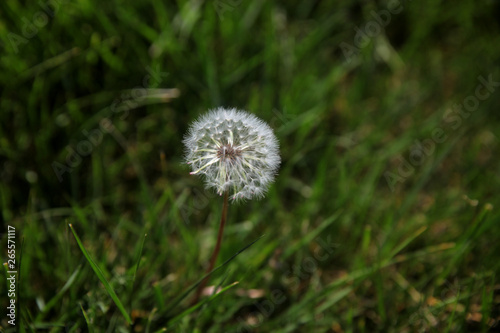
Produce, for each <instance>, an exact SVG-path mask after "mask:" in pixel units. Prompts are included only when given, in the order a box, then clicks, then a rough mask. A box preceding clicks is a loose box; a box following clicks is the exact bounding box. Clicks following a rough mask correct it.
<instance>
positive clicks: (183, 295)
mask: <svg viewBox="0 0 500 333" xmlns="http://www.w3.org/2000/svg"><path fill="white" fill-rule="evenodd" d="M262 237H264V235H262V236H260V237H259V238H257V239H256V240H254V241H253V242H251V243H250V244H248V245H247V246H245V247H244V248H242V249H241V250H239V251H238V252H236V253H235V254H234V255H233V256H231V258H229V259H228V260H226V261H225V262H224V263H222V264H221V265H219V266H217V267H216V268H214V269H213V270H211V271H210V272H209V273H207V274H205V276H203V277H202V278H201V279H199V280H198V281H197V282H196V283H194V284H193V285H191V287H189V288H188V289H187V290H186V291H185V292H184V293H182V294H181V295H179V296H178V297H177V298H176V299H175V300H174V301H173V302H172V304H171V305H170V306H169V307H168V308H167V310H166V311H165V314H168V313H169V312H170V311H172V309H173V308H174V307H175V306H176V305H177V304H179V303H180V302H182V300H183V299H184V298H186V297H187V296H188V295H189V294H190V293H191V292H192V291H193V290H194V289H195V288H196V287H198V285H199V284H200V283H201V282H202V281H203V280H205V278H207V277H209V276H210V275H212V273H214V272H216V271H218V270H219V269H221V268H222V267H224V266H225V265H227V264H228V263H229V262H230V261H232V260H233V259H234V258H236V257H237V256H238V255H239V254H240V253H242V252H243V251H245V250H246V249H248V248H249V247H250V246H252V245H253V244H255V243H256V242H257V241H258V240H260V239H261V238H262Z"/></svg>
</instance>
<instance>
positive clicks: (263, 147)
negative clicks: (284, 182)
mask: <svg viewBox="0 0 500 333" xmlns="http://www.w3.org/2000/svg"><path fill="white" fill-rule="evenodd" d="M184 145H185V146H186V163H187V164H189V165H190V166H191V168H192V170H193V171H192V172H191V174H193V175H194V174H201V175H203V176H204V178H205V183H206V187H207V188H213V189H215V190H216V191H217V193H218V194H219V195H222V194H223V193H224V192H226V191H230V193H229V194H230V195H231V199H232V200H233V201H234V200H240V199H252V198H254V197H255V198H262V197H264V195H265V193H266V191H267V189H268V187H269V185H270V184H271V183H272V182H273V180H274V176H275V175H276V173H277V170H278V167H279V165H280V162H281V159H280V156H279V144H278V140H277V139H276V136H274V133H273V130H272V129H271V127H269V125H267V124H266V123H265V122H264V121H262V120H260V119H259V118H257V117H256V116H254V115H253V114H250V113H248V112H245V111H239V110H236V109H225V108H218V109H215V110H211V111H209V112H208V113H207V114H205V115H203V116H201V117H200V118H199V119H198V120H196V121H195V122H194V123H193V124H192V125H191V127H190V128H189V131H188V133H187V135H186V136H185V138H184Z"/></svg>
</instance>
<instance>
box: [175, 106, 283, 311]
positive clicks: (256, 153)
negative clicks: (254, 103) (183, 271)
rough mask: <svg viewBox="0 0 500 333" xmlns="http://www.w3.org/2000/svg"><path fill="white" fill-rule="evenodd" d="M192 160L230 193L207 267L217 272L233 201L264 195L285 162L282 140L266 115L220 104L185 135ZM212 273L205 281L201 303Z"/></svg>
mask: <svg viewBox="0 0 500 333" xmlns="http://www.w3.org/2000/svg"><path fill="white" fill-rule="evenodd" d="M184 145H185V146H186V163H187V164H189V165H190V166H191V169H192V172H191V174H192V175H202V176H203V177H204V179H205V184H206V187H207V188H212V189H215V191H217V193H218V194H219V195H221V196H222V195H224V203H223V206H222V217H221V221H220V225H219V232H218V235H217V243H216V245H215V249H214V252H213V253H212V257H211V259H210V263H209V266H208V269H207V273H210V272H212V270H213V268H214V266H215V262H216V260H217V256H218V254H219V250H220V246H221V244H222V235H223V232H224V225H225V224H226V217H227V206H228V198H229V193H231V199H232V201H235V200H243V199H252V198H262V197H264V195H265V193H266V192H267V189H268V188H269V185H270V184H271V183H272V182H273V181H274V177H275V175H276V172H277V170H278V167H279V165H280V162H281V159H280V156H279V144H278V140H277V139H276V137H275V136H274V133H273V130H272V129H271V127H269V125H267V124H266V123H265V122H264V121H262V120H260V119H259V118H257V117H256V116H254V115H252V114H250V113H247V112H245V111H239V110H236V109H225V108H218V109H215V110H212V111H210V112H209V113H208V114H206V115H204V116H202V117H201V118H199V119H198V120H197V121H195V122H194V123H193V124H192V125H191V127H190V128H189V131H188V134H187V135H186V137H185V138H184ZM207 281H208V279H207V278H205V279H204V280H203V281H202V282H201V283H200V285H199V287H198V290H197V292H196V295H195V298H194V300H193V303H197V302H198V299H199V297H200V296H201V293H202V291H203V288H204V287H205V285H206V283H207Z"/></svg>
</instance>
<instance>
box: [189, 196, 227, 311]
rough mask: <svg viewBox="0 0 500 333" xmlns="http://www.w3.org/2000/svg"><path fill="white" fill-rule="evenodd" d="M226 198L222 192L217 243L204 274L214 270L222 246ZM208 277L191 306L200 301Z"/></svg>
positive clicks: (225, 217)
mask: <svg viewBox="0 0 500 333" xmlns="http://www.w3.org/2000/svg"><path fill="white" fill-rule="evenodd" d="M228 198H229V193H228V191H225V192H224V203H223V204H222V216H221V218H220V225H219V233H218V234H217V243H216V244H215V249H214V252H212V258H211V259H210V264H209V265H208V269H207V271H206V273H205V274H208V273H210V272H211V271H212V270H213V269H214V267H215V262H216V261H217V257H218V255H219V251H220V247H221V244H222V235H223V234H224V226H225V225H226V219H227V206H228ZM209 277H210V276H207V278H206V279H204V280H203V281H201V283H200V285H199V286H198V289H197V290H196V295H195V296H194V299H193V302H192V303H191V305H194V304H196V303H198V300H199V299H200V296H201V293H202V292H203V288H205V286H206V284H207V282H208V279H209Z"/></svg>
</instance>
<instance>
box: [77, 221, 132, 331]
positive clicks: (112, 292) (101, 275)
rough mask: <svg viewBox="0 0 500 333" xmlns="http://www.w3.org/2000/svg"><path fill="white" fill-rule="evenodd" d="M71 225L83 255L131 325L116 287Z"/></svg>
mask: <svg viewBox="0 0 500 333" xmlns="http://www.w3.org/2000/svg"><path fill="white" fill-rule="evenodd" d="M69 227H70V228H71V231H72V232H73V235H74V236H75V239H76V242H77V243H78V246H79V247H80V250H82V253H83V255H84V256H85V258H86V259H87V261H88V262H89V264H90V267H92V269H93V270H94V272H95V273H96V275H97V277H98V278H99V280H101V282H102V284H103V285H104V288H105V289H106V291H107V292H108V294H109V296H111V298H112V299H113V301H114V302H115V304H116V306H117V307H118V309H119V310H120V312H121V313H122V315H123V317H125V319H126V320H127V323H129V324H130V325H131V324H132V319H130V316H129V315H128V313H127V311H126V310H125V307H124V306H123V304H122V302H121V301H120V299H119V298H118V296H117V295H116V293H115V291H114V289H113V288H112V287H111V285H110V284H109V282H108V280H106V278H105V277H104V274H103V272H102V271H101V269H100V268H99V266H98V265H97V264H96V263H95V262H94V260H93V259H92V257H91V256H90V254H89V253H88V252H87V250H86V249H85V247H84V246H83V244H82V241H81V240H80V238H79V237H78V235H77V234H76V231H75V229H73V225H72V224H71V223H70V224H69Z"/></svg>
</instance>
